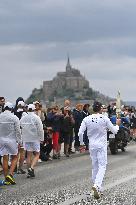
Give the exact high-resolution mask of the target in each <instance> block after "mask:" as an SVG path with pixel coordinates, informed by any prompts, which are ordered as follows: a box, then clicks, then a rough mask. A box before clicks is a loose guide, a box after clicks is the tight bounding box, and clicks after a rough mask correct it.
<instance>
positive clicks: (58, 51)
mask: <svg viewBox="0 0 136 205" xmlns="http://www.w3.org/2000/svg"><path fill="white" fill-rule="evenodd" d="M68 53H69V56H70V62H71V65H72V66H73V67H75V68H78V69H79V70H80V71H81V73H82V74H83V75H85V76H86V78H87V79H88V80H89V82H90V86H91V87H92V88H93V89H95V90H98V91H100V92H102V93H103V94H105V95H109V96H111V97H116V94H117V91H118V90H120V92H121V96H122V100H133V101H136V1H135V0H0V82H1V83H0V84H1V92H0V95H1V96H5V97H6V100H9V101H12V102H14V101H15V99H16V98H17V97H19V96H22V97H24V98H25V99H26V98H27V97H28V96H29V95H30V94H31V91H32V90H33V88H40V86H41V85H42V83H43V80H50V79H52V78H53V77H54V76H55V75H56V73H57V72H58V71H64V70H65V66H66V62H67V54H68Z"/></svg>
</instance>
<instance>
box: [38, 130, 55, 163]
mask: <svg viewBox="0 0 136 205" xmlns="http://www.w3.org/2000/svg"><path fill="white" fill-rule="evenodd" d="M51 151H52V128H51V127H47V129H46V132H45V135H44V142H43V143H41V144H40V159H41V160H42V161H48V160H52V158H51V156H50V153H51Z"/></svg>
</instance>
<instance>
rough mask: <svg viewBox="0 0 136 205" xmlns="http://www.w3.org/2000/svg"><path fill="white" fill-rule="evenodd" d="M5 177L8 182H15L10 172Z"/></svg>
mask: <svg viewBox="0 0 136 205" xmlns="http://www.w3.org/2000/svg"><path fill="white" fill-rule="evenodd" d="M5 179H6V181H7V182H10V183H11V184H13V185H14V184H16V182H15V179H14V177H13V176H12V175H11V174H9V175H7V176H6V177H5Z"/></svg>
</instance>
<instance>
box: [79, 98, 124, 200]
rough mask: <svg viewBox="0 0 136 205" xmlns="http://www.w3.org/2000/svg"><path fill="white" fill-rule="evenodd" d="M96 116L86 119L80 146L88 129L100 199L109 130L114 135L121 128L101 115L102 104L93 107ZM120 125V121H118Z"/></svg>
mask: <svg viewBox="0 0 136 205" xmlns="http://www.w3.org/2000/svg"><path fill="white" fill-rule="evenodd" d="M93 110H94V112H95V114H92V115H89V116H88V117H86V118H84V119H83V121H82V123H81V126H80V129H79V133H78V135H79V140H80V145H83V134H84V131H85V130H86V129H87V135H88V139H89V151H90V156H91V159H92V181H93V184H94V185H93V188H92V189H93V191H94V187H95V192H97V193H94V196H95V198H99V195H98V194H99V193H98V192H100V191H101V190H102V182H103V178H104V175H105V171H106V165H107V129H109V130H110V131H111V132H112V133H113V134H117V132H118V130H119V126H118V125H116V126H113V124H112V123H111V121H110V119H109V118H108V117H107V116H103V115H102V114H100V111H101V103H99V102H95V103H94V106H93ZM117 123H118V124H119V123H120V121H119V120H118V122H117Z"/></svg>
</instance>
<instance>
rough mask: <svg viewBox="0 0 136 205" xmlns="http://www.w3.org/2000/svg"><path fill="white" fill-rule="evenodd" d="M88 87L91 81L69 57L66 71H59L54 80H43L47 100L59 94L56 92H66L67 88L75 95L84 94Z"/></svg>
mask: <svg viewBox="0 0 136 205" xmlns="http://www.w3.org/2000/svg"><path fill="white" fill-rule="evenodd" d="M88 88H89V81H88V80H86V78H85V77H84V76H83V75H81V73H80V71H79V70H78V69H75V68H73V67H72V66H71V64H70V59H69V57H68V60H67V64H66V70H65V72H58V73H57V75H56V76H55V77H54V78H53V79H52V80H50V81H44V82H43V93H44V96H45V100H49V99H50V97H51V96H57V94H56V93H64V91H66V90H72V91H73V95H75V96H78V95H79V96H82V94H83V93H84V92H85V90H87V89H88Z"/></svg>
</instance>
